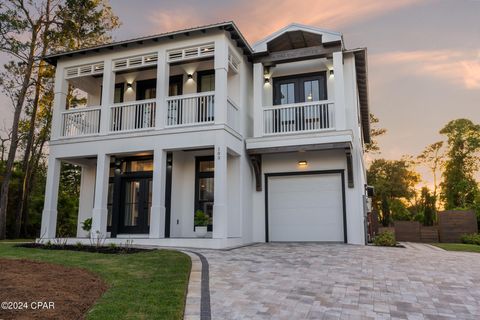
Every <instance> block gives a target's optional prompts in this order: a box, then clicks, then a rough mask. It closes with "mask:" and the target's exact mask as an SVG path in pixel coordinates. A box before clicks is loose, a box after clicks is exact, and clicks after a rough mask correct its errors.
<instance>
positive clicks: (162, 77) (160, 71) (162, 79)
mask: <svg viewBox="0 0 480 320" xmlns="http://www.w3.org/2000/svg"><path fill="white" fill-rule="evenodd" d="M169 78H170V65H169V64H168V63H167V52H166V50H165V49H160V50H159V51H158V60H157V105H156V110H155V127H156V128H157V129H163V128H165V123H166V115H167V101H166V99H167V97H168V85H169Z"/></svg>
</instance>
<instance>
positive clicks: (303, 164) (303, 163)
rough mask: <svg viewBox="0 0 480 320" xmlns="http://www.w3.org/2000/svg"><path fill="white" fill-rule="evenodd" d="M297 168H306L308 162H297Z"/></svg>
mask: <svg viewBox="0 0 480 320" xmlns="http://www.w3.org/2000/svg"><path fill="white" fill-rule="evenodd" d="M298 166H299V167H306V166H308V161H307V160H300V161H298Z"/></svg>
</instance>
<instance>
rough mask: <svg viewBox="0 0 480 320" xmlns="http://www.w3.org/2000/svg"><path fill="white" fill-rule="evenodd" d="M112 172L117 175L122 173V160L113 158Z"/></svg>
mask: <svg viewBox="0 0 480 320" xmlns="http://www.w3.org/2000/svg"><path fill="white" fill-rule="evenodd" d="M113 172H114V173H115V175H117V176H119V175H121V174H122V160H120V159H118V158H116V159H115V162H114V169H113Z"/></svg>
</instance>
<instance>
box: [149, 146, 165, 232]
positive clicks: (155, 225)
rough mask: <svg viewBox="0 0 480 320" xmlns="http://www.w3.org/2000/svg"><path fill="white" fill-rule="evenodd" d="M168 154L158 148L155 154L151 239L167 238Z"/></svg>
mask: <svg viewBox="0 0 480 320" xmlns="http://www.w3.org/2000/svg"><path fill="white" fill-rule="evenodd" d="M166 171H167V153H166V152H165V151H164V150H162V149H160V148H158V149H155V150H154V153H153V190H152V207H151V211H150V235H149V237H150V238H164V237H165V182H166V181H165V180H166Z"/></svg>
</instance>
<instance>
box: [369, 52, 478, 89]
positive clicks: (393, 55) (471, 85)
mask: <svg viewBox="0 0 480 320" xmlns="http://www.w3.org/2000/svg"><path fill="white" fill-rule="evenodd" d="M371 60H372V61H373V62H374V63H375V64H396V65H397V69H398V70H399V71H401V72H402V73H409V74H416V75H421V76H427V77H434V78H440V79H442V80H446V81H449V82H451V83H453V84H457V85H461V86H463V87H465V88H466V89H471V90H472V89H479V88H480V51H478V52H477V51H471V50H463V51H458V50H429V51H396V52H389V53H385V54H377V55H373V56H371Z"/></svg>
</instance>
